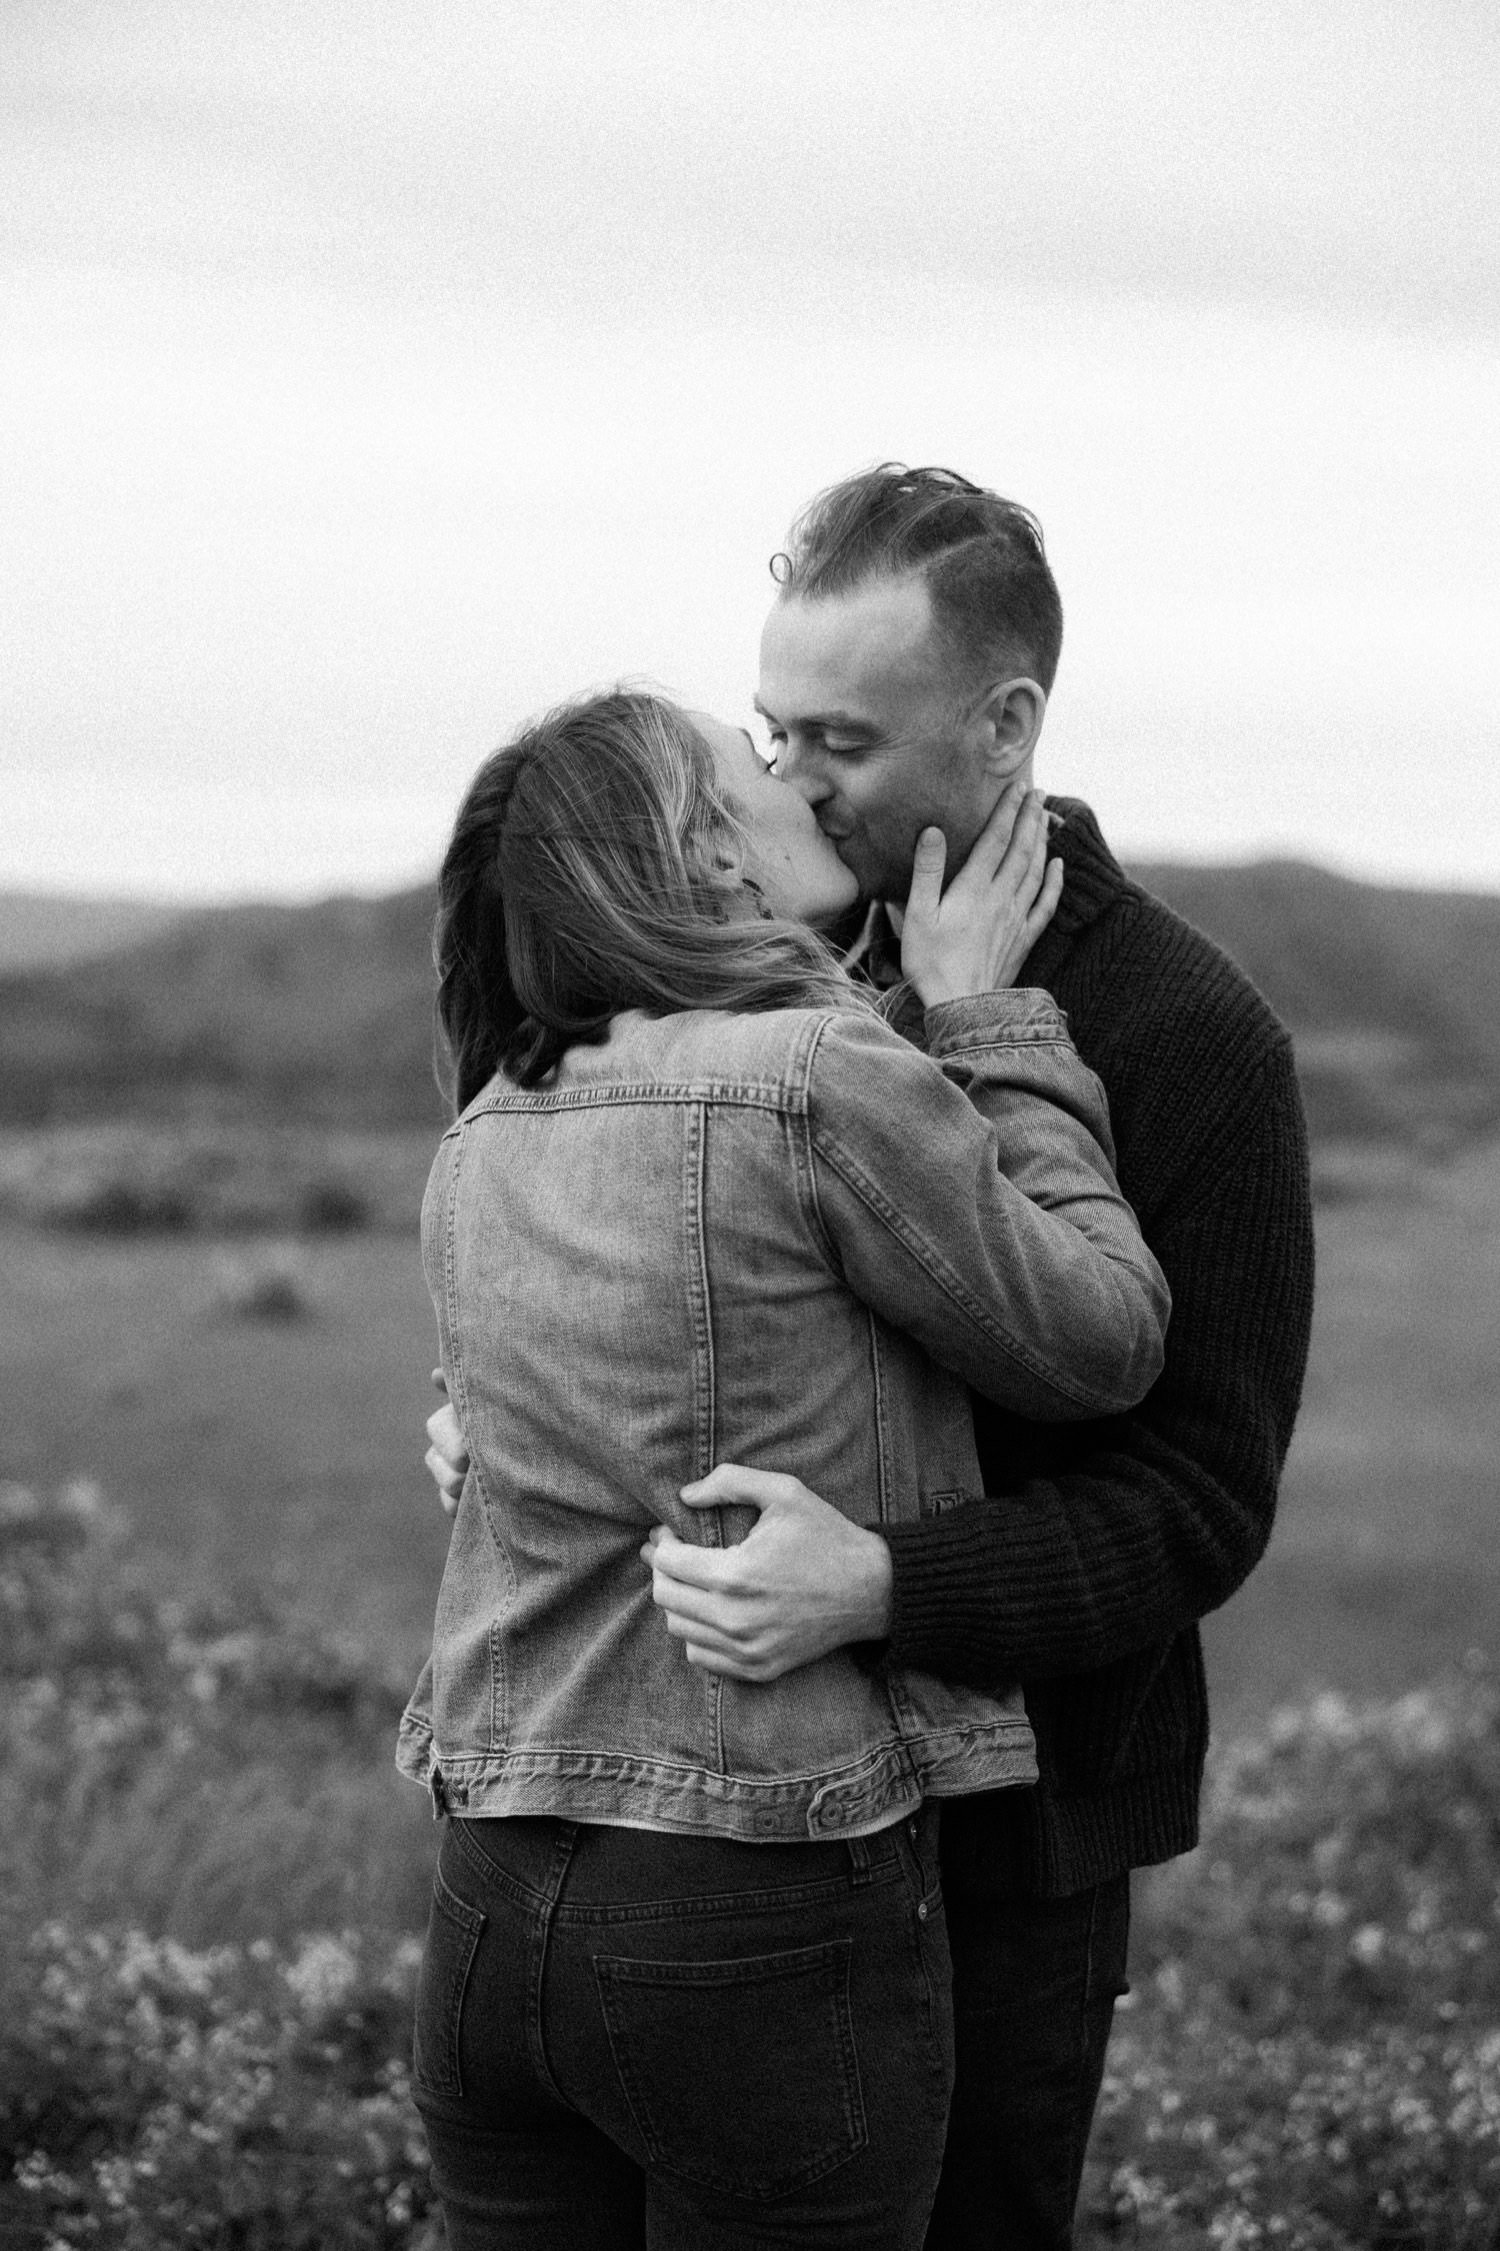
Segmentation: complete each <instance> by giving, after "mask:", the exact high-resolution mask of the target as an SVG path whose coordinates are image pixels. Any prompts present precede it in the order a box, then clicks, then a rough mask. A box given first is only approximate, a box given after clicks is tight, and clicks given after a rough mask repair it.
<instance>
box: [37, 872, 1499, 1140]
mask: <svg viewBox="0 0 1500 2251" xmlns="http://www.w3.org/2000/svg"><path fill="white" fill-rule="evenodd" d="M1135 872H1137V873H1138V874H1139V875H1140V877H1141V879H1142V880H1143V881H1144V882H1146V883H1147V884H1148V885H1149V886H1150V888H1151V889H1153V890H1155V891H1157V892H1158V893H1159V894H1160V895H1161V896H1162V897H1163V898H1165V899H1166V900H1167V901H1168V902H1169V904H1171V905H1172V906H1173V907H1175V908H1176V909H1177V911H1178V912H1179V913H1181V914H1183V915H1185V916H1186V917H1187V919H1188V920H1189V921H1191V922H1193V923H1196V924H1197V925H1198V927H1199V928H1200V929H1202V930H1205V931H1206V932H1207V933H1208V934H1209V935H1210V936H1211V937H1213V938H1214V939H1216V940H1217V942H1218V943H1219V944H1220V945H1222V946H1223V947H1224V948H1225V950H1226V951H1227V952H1228V953H1230V954H1231V955H1232V956H1233V957H1234V958H1235V959H1236V960H1237V961H1238V962H1239V963H1240V964H1241V966H1242V967H1243V968H1244V969H1245V970H1246V972H1247V973H1248V974H1249V975H1250V976H1251V977H1252V978H1253V979H1254V981H1255V983H1256V984H1257V985H1259V987H1260V988H1261V990H1262V991H1263V992H1264V993H1265V994H1266V995H1267V997H1268V998H1269V999H1270V1001H1271V1003H1272V1005H1273V1006H1274V1007H1275V1008H1276V1009H1277V1010H1278V1011H1279V1013H1280V1014H1281V1015H1282V1017H1283V1018H1284V1019H1285V1020H1286V1022H1287V1023H1288V1024H1289V1025H1290V1026H1291V1028H1292V1031H1293V1033H1294V1035H1295V1038H1296V1042H1297V1049H1298V1055H1299V1060H1300V1063H1301V1067H1302V1071H1303V1077H1304V1083H1305V1087H1306V1091H1307V1098H1308V1108H1309V1115H1310V1118H1311V1121H1312V1125H1313V1130H1314V1133H1315V1135H1316V1136H1317V1137H1318V1138H1320V1139H1321V1140H1323V1141H1324V1142H1325V1143H1326V1142H1329V1141H1341V1142H1354V1143H1371V1142H1379V1143H1388V1144H1397V1145H1399V1146H1401V1147H1404V1148H1408V1149H1412V1150H1414V1151H1418V1152H1424V1153H1432V1154H1438V1153H1441V1152H1442V1151H1443V1150H1446V1149H1449V1148H1452V1147H1454V1146H1456V1145H1458V1144H1460V1143H1461V1142H1463V1141H1464V1140H1466V1139H1468V1138H1470V1137H1472V1136H1473V1135H1475V1134H1477V1133H1481V1132H1487V1131H1489V1130H1491V1129H1492V1128H1493V1127H1494V1126H1495V1124H1496V1123H1497V1121H1500V897H1492V896H1489V895H1483V894H1471V893H1437V892H1425V891H1407V890H1398V889H1393V888H1389V887H1386V886H1381V885H1375V884H1366V883H1357V882H1352V881H1349V880H1347V879H1345V878H1343V877H1339V876H1335V875H1331V874H1329V873H1328V872H1327V871H1326V870H1324V869H1321V868H1317V867H1311V866H1306V865H1302V864H1300V863H1296V862H1290V861H1267V862H1260V863H1256V864H1253V865H1250V866H1245V867H1227V868H1225V867H1218V868H1207V867H1191V866H1180V865H1153V866H1147V867H1140V868H1138V869H1137V870H1136V871H1135ZM431 911H432V899H431V894H430V892H429V891H428V890H427V889H426V888H425V887H424V888H422V889H418V890H413V891H406V892H401V893H398V894H395V895H393V896H391V897H388V898H383V899H377V900H356V899H332V900H328V901H324V902H321V903H319V904H317V905H315V906H305V907H289V906H237V907H226V908H222V909H215V910H200V911H196V912H192V913H189V914H185V915H179V916H178V917H176V918H174V919H172V920H171V921H170V922H169V923H167V925H166V926H165V927H162V928H158V929H156V930H154V931H147V932H145V933H144V934H142V935H140V936H138V937H137V938H136V939H135V941H134V942H133V943H115V944H114V945H113V946H112V947H111V950H109V951H105V952H100V953H98V954H96V955H95V956H94V957H93V958H90V959H87V960H71V961H69V960H65V961H62V962H60V963H56V964H53V965H50V966H46V967H38V966H32V967H30V968H28V969H25V970H11V971H10V972H9V973H8V974H0V1123H5V1124H10V1125H32V1126H35V1125H44V1124H47V1123H50V1122H55V1121H62V1120H68V1119H82V1118H99V1117H108V1116H118V1115H121V1114H125V1115H135V1116H154V1117H158V1118H182V1117H206V1116H215V1117H216V1116H233V1117H240V1118H265V1119H276V1120H283V1119H298V1120H305V1121H308V1122H319V1121H329V1122H331V1121H334V1120H338V1121H339V1122H341V1123H343V1124H348V1125H356V1124H357V1125H369V1126H374V1125H418V1124H421V1125H426V1124H429V1123H435V1122H436V1121H437V1119H438V1118H439V1117H440V1115H441V1106H440V1103H439V1100H438V1096H437V1093H436V1090H435V1088H434V1084H433V1077H432V1068H431V1053H432V1038H431V1008H430V995H431V969H430V955H429V931H430V922H431ZM0 958H3V957H0Z"/></svg>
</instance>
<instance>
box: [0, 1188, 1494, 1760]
mask: <svg viewBox="0 0 1500 2251" xmlns="http://www.w3.org/2000/svg"><path fill="white" fill-rule="evenodd" d="M0 1257H3V1262H4V1274H5V1290H4V1307H5V1311H4V1326H3V1332H0V1477H11V1478H15V1479H18V1480H20V1481H22V1482H27V1483H33V1484H38V1485H44V1486H51V1485H53V1484H55V1483H56V1482H57V1481H58V1480H59V1479H63V1478H66V1477H70V1476H86V1477H91V1478H95V1479H97V1480H98V1481H99V1482H100V1484H101V1485H102V1486H103V1488H104V1490H105V1492H106V1493H107V1494H108V1496H109V1497H110V1499H111V1501H113V1502H115V1503H118V1504H120V1505H122V1506H123V1507H124V1508H125V1509H126V1510H127V1511H128V1512H129V1515H130V1518H131V1520H132V1523H133V1526H134V1528H135V1533H136V1537H137V1539H138V1541H139V1542H140V1543H141V1545H142V1546H143V1547H144V1548H145V1549H146V1550H147V1551H148V1552H150V1553H154V1554H156V1555H157V1556H158V1557H159V1558H160V1560H161V1566H162V1569H163V1570H164V1572H167V1573H169V1574H170V1577H171V1580H172V1583H173V1584H175V1585H177V1586H179V1587H183V1588H187V1587H192V1586H196V1587H200V1588H218V1589H221V1590H226V1589H227V1590H230V1591H232V1590H234V1589H235V1588H238V1587H246V1588H248V1587H253V1586H265V1587H269V1588H270V1589H271V1590H272V1591H273V1592H274V1593H275V1595H276V1597H277V1599H278V1601H281V1602H286V1603H289V1604H290V1605H291V1606H292V1608H293V1609H296V1610H301V1611H303V1612H305V1613H307V1614H310V1615H312V1616H314V1617H317V1618H321V1619H323V1620H325V1621H332V1622H335V1623H337V1624H338V1625H339V1626H340V1627H341V1628H346V1629H349V1630H351V1631H355V1632H358V1633H360V1634H361V1635H368V1636H370V1637H372V1638H373V1639H374V1640H376V1641H378V1642H379V1643H380V1644H381V1646H383V1647H385V1648H387V1649H390V1650H393V1651H394V1652H395V1653H396V1654H397V1655H398V1656H399V1658H400V1660H401V1661H402V1662H406V1661H407V1660H408V1659H410V1660H411V1661H413V1662H414V1661H415V1659H416V1658H417V1656H418V1654H419V1652H420V1650H421V1648H422V1646H423V1642H424V1637H425V1635H426V1633H427V1630H428V1627H429V1623H430V1620H431V1615H432V1601H433V1596H434V1593H435V1589H436V1585H437V1579H438V1575H439V1573H440V1570H441V1564H442V1554H443V1546H444V1539H445V1534H446V1523H445V1520H444V1519H443V1518H442V1516H441V1515H440V1513H439V1511H438V1510H437V1508H436V1506H435V1504H434V1503H433V1501H432V1499H431V1497H430V1490H429V1488H428V1486H427V1483H426V1479H425V1475H424V1473H423V1471H422V1468H421V1460H420V1457H421V1450H422V1443H423V1441H422V1439H421V1435H420V1434H421V1425H422V1421H423V1418H424V1417H425V1415H426V1413H427V1412H428V1408H429V1405H430V1403H431V1395H430V1392H429V1389H428V1384H427V1373H428V1369H429V1367H430V1365H431V1361H432V1356H433V1338H432V1318H431V1312H430V1309H429V1306H428V1302H427V1296H426V1292H425V1289H424V1287H423V1283H422V1278H421V1274H420V1271H419V1267H418V1260H417V1252H416V1246H415V1241H414V1239H413V1237H412V1235H411V1233H410V1232H408V1233H405V1234H387V1233H379V1234H369V1233H362V1234H356V1235H348V1236H332V1237H330V1236H308V1237H304V1238H302V1239H301V1240H300V1241H298V1242H297V1243H296V1245H295V1246H294V1247H291V1246H286V1247H283V1248H278V1247H276V1246H275V1245H272V1246H267V1245H266V1244H264V1243H257V1242H256V1241H254V1240H253V1239H252V1240H249V1241H240V1242H236V1243H223V1242H214V1241H210V1240H206V1239H200V1238H198V1237H196V1236H188V1237H181V1238H176V1237H172V1236H161V1235H142V1236H140V1237H126V1238H120V1239H112V1238H101V1237H99V1236H97V1235H89V1234H80V1235H72V1234H68V1233H65V1232H56V1231H52V1230H46V1231H44V1230H40V1229H37V1230H32V1229H29V1228H25V1227H11V1228H7V1229H5V1230H4V1231H3V1233H0ZM1319 1258H1320V1266H1319V1281H1318V1290H1319V1297H1318V1315H1317V1328H1316V1336H1315V1343H1314V1352H1313V1361H1312V1367H1311V1371H1310V1376H1309V1382H1308V1390H1307V1400H1306V1406H1305V1409H1304V1413H1303V1418H1302V1423H1301V1427H1300V1429H1299V1433H1298V1437H1297V1441H1296V1446H1295V1449H1294V1454H1293V1459H1292V1463H1291V1466H1290V1469H1289V1473H1288V1477H1287V1481H1286V1488H1285V1497H1284V1502H1283V1507H1282V1514H1281V1521H1280V1524H1279V1527H1278V1531H1277V1535H1276V1538H1275V1540H1274V1542H1273V1545H1272V1549H1271V1552H1270V1554H1269V1556H1268V1557H1267V1559H1266V1561H1265V1562H1264V1563H1263V1564H1262V1566H1261V1568H1260V1570H1259V1571H1258V1572H1257V1573H1256V1575H1255V1576H1254V1578H1253V1579H1252V1580H1251V1581H1250V1583H1249V1585H1248V1586H1247V1587H1246V1588H1245V1589H1244V1590H1243V1591H1242V1592H1241V1594H1240V1595H1239V1596H1237V1597H1236V1599H1235V1600H1234V1601H1233V1602H1232V1603H1231V1604H1230V1605H1229V1606H1228V1608H1227V1609H1226V1610H1225V1611H1224V1612H1222V1613H1221V1614H1220V1615H1219V1616H1218V1617H1216V1618H1214V1619H1212V1620H1211V1621H1210V1622H1209V1629H1208V1633H1209V1648H1210V1664H1211V1667H1212V1670H1213V1673H1214V1676H1215V1680H1216V1685H1217V1689H1218V1694H1217V1696H1216V1712H1217V1714H1218V1717H1219V1720H1220V1723H1221V1726H1222V1727H1223V1728H1225V1729H1232V1728H1233V1727H1234V1726H1235V1725H1237V1724H1239V1723H1240V1722H1241V1721H1249V1720H1253V1719H1254V1718H1255V1717H1257V1716H1258V1715H1259V1714H1261V1713H1263V1712H1265V1711H1266V1710H1267V1709H1269V1708H1270V1707H1271V1706H1273V1705H1274V1704H1275V1703H1277V1702H1278V1701H1280V1700H1281V1699H1283V1698H1285V1697H1287V1696H1290V1695H1293V1694H1295V1693H1298V1692H1300V1691H1301V1690H1303V1689H1305V1688H1308V1687H1318V1686H1331V1687H1335V1688H1339V1689H1343V1690H1346V1691H1348V1692H1351V1693H1372V1694H1388V1693H1396V1692H1399V1691H1400V1690H1402V1689H1404V1688H1406V1687H1410V1686H1413V1685H1416V1684H1418V1683H1420V1682H1423V1681H1426V1680H1427V1679H1429V1678H1430V1677H1432V1676H1433V1675H1434V1674H1436V1673H1438V1672H1440V1671H1441V1670H1442V1669H1443V1668H1444V1667H1445V1666H1448V1665H1450V1664H1453V1663H1456V1662H1459V1661H1461V1660H1462V1658H1463V1657H1464V1654H1465V1652H1466V1651H1467V1650H1469V1649H1470V1648H1474V1647H1481V1648H1491V1649H1492V1648H1494V1647H1495V1646H1496V1645H1497V1642H1500V1537H1497V1534H1500V1506H1497V1504H1500V1146H1496V1145H1490V1146H1488V1147H1486V1148H1483V1149H1480V1150H1477V1151H1473V1152H1471V1153H1470V1154H1469V1155H1467V1156H1466V1157H1465V1158H1464V1159H1463V1160H1461V1161H1460V1162H1458V1163H1456V1164H1454V1165H1452V1166H1450V1167H1448V1168H1446V1169H1444V1170H1442V1171H1439V1172H1433V1173H1429V1174H1427V1175H1425V1176H1418V1175H1416V1174H1412V1175H1409V1176H1407V1177H1406V1179H1405V1181H1404V1183H1403V1184H1401V1185H1399V1186H1397V1187H1396V1188H1394V1189H1393V1190H1392V1191H1391V1192H1389V1193H1387V1194H1385V1195H1383V1196H1380V1197H1364V1198H1359V1199H1354V1200H1350V1201H1346V1202H1338V1203H1334V1204H1330V1205H1328V1206H1325V1207H1324V1208H1323V1209H1322V1210H1321V1211H1320V1214H1319ZM278 1273H280V1274H281V1275H282V1277H283V1279H286V1280H288V1281H289V1286H290V1296H291V1304H290V1307H289V1311H290V1314H291V1317H290V1318H283V1319H277V1318H271V1317H261V1318H255V1317H253V1316H252V1315H249V1314H247V1313H246V1312H245V1311H244V1310H243V1307H244V1304H245V1300H246V1294H247V1292H249V1293H250V1295H251V1296H252V1297H253V1293H254V1288H255V1284H256V1280H257V1275H258V1274H259V1275H260V1276H261V1278H262V1279H264V1278H265V1276H267V1275H269V1276H270V1277H271V1279H272V1280H273V1281H274V1280H275V1278H276V1275H277V1274H278ZM272 1310H273V1311H274V1307H273V1309H272Z"/></svg>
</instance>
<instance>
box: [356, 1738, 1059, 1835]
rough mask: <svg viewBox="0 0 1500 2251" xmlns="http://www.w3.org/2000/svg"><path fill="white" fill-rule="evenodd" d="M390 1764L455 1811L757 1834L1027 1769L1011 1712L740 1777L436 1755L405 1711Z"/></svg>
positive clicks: (568, 1758)
mask: <svg viewBox="0 0 1500 2251" xmlns="http://www.w3.org/2000/svg"><path fill="white" fill-rule="evenodd" d="M396 1764H397V1767H398V1769H399V1770H400V1772H401V1773H402V1774H404V1775H405V1776H406V1778H407V1780H408V1781H411V1782H416V1783H418V1784H420V1785H421V1786H422V1787H423V1788H425V1789H428V1790H430V1791H431V1793H432V1797H433V1802H434V1805H435V1806H436V1808H437V1810H438V1811H440V1812H448V1813H457V1814H461V1815H463V1816H464V1818H465V1819H485V1818H490V1819H495V1818H500V1817H504V1816H512V1817H514V1816H518V1815H537V1814H541V1815H550V1816H551V1817H552V1818H554V1819H561V1820H568V1821H585V1822H595V1823H598V1824H600V1825H601V1826H604V1827H618V1828H631V1829H661V1830H668V1831H671V1832H673V1833H675V1834H679V1835H684V1836H693V1835H713V1836H722V1837H731V1838H739V1839H742V1840H744V1841H747V1842H768V1843H786V1842H792V1841H801V1840H806V1839H809V1838H813V1839H827V1838H829V1837H860V1836H869V1835H871V1834H873V1833H874V1832H875V1831H877V1830H880V1829H886V1828H889V1827H891V1825H892V1824H893V1823H895V1822H897V1821H900V1820H901V1819H903V1818H904V1817H905V1816H906V1815H908V1814H910V1813H914V1812H915V1811H916V1809H917V1807H918V1806H919V1805H920V1804H921V1803H922V1801H923V1800H924V1799H925V1798H940V1797H966V1796H970V1795H973V1794H975V1793H978V1792H988V1791H997V1790H1009V1789H1013V1788H1023V1787H1026V1786H1029V1785H1031V1784H1034V1783H1035V1781H1036V1778H1037V1763H1036V1745H1035V1740H1034V1738H1033V1736H1032V1733H1031V1729H1030V1728H1029V1727H1028V1726H1027V1725H1026V1723H1025V1722H1024V1721H1016V1720H1011V1721H1006V1722H1004V1723H999V1724H996V1725H995V1726H993V1727H985V1728H973V1729H970V1728H959V1729H954V1730H952V1731H949V1732H946V1733H941V1734H932V1735H925V1736H921V1737H917V1738H915V1739H911V1740H904V1741H902V1742H901V1743H899V1744H889V1745H884V1746H882V1747H881V1748H880V1749H879V1750H877V1751H875V1752H873V1753H871V1754H870V1755H869V1756H868V1757H867V1758H864V1759H862V1760H860V1761H859V1763H858V1764H857V1765H855V1766H853V1767H847V1768H844V1769H841V1770H839V1771H837V1772H835V1773H833V1774H827V1775H823V1774H814V1775H801V1776H778V1777H776V1778H775V1779H772V1780H767V1781H751V1780H747V1779H745V1778H744V1777H742V1776H738V1775H725V1774H714V1773H711V1772H708V1771H707V1770H705V1769H701V1768H696V1767H691V1766H672V1765H670V1764H667V1763H666V1762H664V1761H661V1760H657V1759H643V1758H636V1757H632V1756H629V1755H626V1754H623V1753H610V1752H597V1751H587V1752H585V1751H576V1752H574V1751H513V1752H509V1753H507V1752H485V1753H478V1754H471V1755H468V1756H455V1755H451V1754H440V1753H439V1751H438V1748H437V1745H436V1742H435V1740H434V1738H433V1736H432V1734H431V1731H430V1730H429V1729H427V1728H426V1727H424V1726H423V1725H422V1724H421V1723H420V1722H418V1721H415V1720H413V1719H412V1718H411V1717H410V1716H408V1718H407V1719H406V1720H405V1721H403V1724H402V1730H401V1740H400V1745H399V1748H398V1751H397V1756H396Z"/></svg>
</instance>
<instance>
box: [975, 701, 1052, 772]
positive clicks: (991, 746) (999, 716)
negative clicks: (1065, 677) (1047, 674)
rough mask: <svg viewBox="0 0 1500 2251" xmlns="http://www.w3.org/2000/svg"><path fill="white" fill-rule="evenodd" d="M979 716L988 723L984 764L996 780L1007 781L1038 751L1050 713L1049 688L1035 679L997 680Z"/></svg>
mask: <svg viewBox="0 0 1500 2251" xmlns="http://www.w3.org/2000/svg"><path fill="white" fill-rule="evenodd" d="M979 716H980V717H981V718H982V719H983V720H984V722H985V737H984V744H983V756H984V762H985V765H986V767H987V769H988V770H989V772H990V774H991V775H992V776H993V778H994V779H995V780H996V781H1000V782H1008V781H1009V780H1010V778H1011V776H1012V774H1015V773H1019V771H1020V769H1021V768H1022V767H1023V766H1024V765H1025V764H1026V763H1027V761H1028V760H1029V759H1030V758H1031V757H1032V756H1033V754H1034V753H1035V750H1036V745H1037V737H1038V735H1040V733H1041V731H1042V721H1043V720H1044V719H1045V718H1046V716H1047V691H1046V689H1045V688H1042V687H1040V686H1039V685H1038V684H1037V682H1036V681H1035V680H1027V679H1024V678H1023V679H1018V680H1000V681H997V683H996V684H995V686H994V687H993V688H991V690H990V692H989V694H988V695H987V696H986V697H985V699H984V702H983V703H982V704H981V705H980V707H979Z"/></svg>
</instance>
